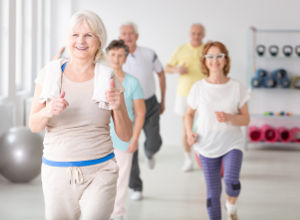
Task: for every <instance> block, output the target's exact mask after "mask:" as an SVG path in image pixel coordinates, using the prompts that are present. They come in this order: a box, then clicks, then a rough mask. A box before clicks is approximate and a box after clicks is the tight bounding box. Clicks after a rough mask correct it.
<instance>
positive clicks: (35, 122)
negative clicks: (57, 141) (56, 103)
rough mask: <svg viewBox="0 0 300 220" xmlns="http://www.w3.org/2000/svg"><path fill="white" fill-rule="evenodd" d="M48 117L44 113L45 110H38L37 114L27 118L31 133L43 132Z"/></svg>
mask: <svg viewBox="0 0 300 220" xmlns="http://www.w3.org/2000/svg"><path fill="white" fill-rule="evenodd" d="M49 119H50V118H49V117H48V115H47V113H46V110H45V108H43V109H42V110H40V111H39V112H36V113H33V114H31V115H30V117H29V128H30V130H31V131H32V132H40V131H43V130H44V129H45V128H46V126H47V124H48V122H49Z"/></svg>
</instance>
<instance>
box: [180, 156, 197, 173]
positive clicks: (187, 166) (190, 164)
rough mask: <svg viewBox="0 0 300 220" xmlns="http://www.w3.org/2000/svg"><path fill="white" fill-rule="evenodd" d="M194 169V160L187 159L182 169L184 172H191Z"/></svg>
mask: <svg viewBox="0 0 300 220" xmlns="http://www.w3.org/2000/svg"><path fill="white" fill-rule="evenodd" d="M193 169H194V168H193V162H192V161H191V160H187V159H185V161H184V163H183V166H182V168H181V170H182V171H183V172H189V171H192V170H193Z"/></svg>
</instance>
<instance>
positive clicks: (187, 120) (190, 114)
mask: <svg viewBox="0 0 300 220" xmlns="http://www.w3.org/2000/svg"><path fill="white" fill-rule="evenodd" d="M195 112H196V110H194V109H192V108H191V107H188V109H187V111H186V113H185V116H184V126H185V130H186V134H187V142H188V144H189V145H190V146H192V145H193V144H194V143H196V142H197V138H198V134H196V133H195V132H193V122H194V117H195Z"/></svg>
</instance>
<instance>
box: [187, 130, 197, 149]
mask: <svg viewBox="0 0 300 220" xmlns="http://www.w3.org/2000/svg"><path fill="white" fill-rule="evenodd" d="M198 138H199V135H198V134H196V133H195V132H193V131H191V132H188V133H187V142H188V144H189V145H190V146H192V145H193V144H195V143H196V142H197V141H198Z"/></svg>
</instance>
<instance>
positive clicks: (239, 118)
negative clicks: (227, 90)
mask: <svg viewBox="0 0 300 220" xmlns="http://www.w3.org/2000/svg"><path fill="white" fill-rule="evenodd" d="M215 114H216V117H217V120H218V121H219V122H231V123H232V124H233V125H236V126H248V124H249V122H250V116H249V113H248V105H247V103H245V104H244V105H243V106H242V107H241V108H240V109H239V113H238V114H228V113H225V112H215Z"/></svg>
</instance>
